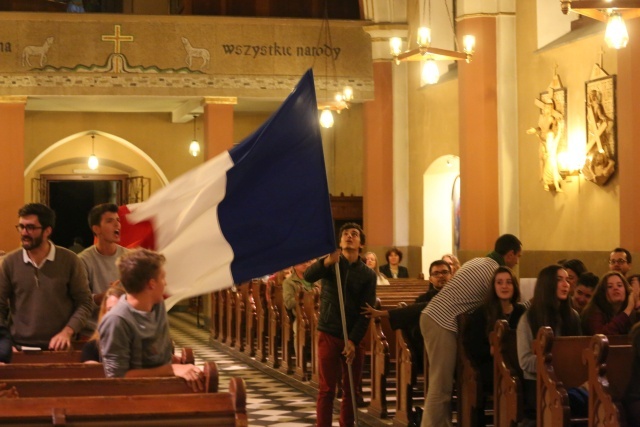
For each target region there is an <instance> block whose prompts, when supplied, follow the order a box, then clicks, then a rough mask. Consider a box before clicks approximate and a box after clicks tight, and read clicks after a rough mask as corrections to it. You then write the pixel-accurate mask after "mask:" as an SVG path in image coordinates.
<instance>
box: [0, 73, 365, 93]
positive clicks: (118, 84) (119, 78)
mask: <svg viewBox="0 0 640 427" xmlns="http://www.w3.org/2000/svg"><path fill="white" fill-rule="evenodd" d="M299 80H300V76H276V77H264V76H260V77H256V76H248V75H245V76H242V75H235V76H208V75H184V74H174V75H168V74H162V75H159V74H153V75H150V74H105V75H100V74H91V75H87V74H85V73H82V74H79V73H73V74H57V73H56V74H28V75H17V74H4V75H2V74H0V93H1V92H2V88H60V87H69V88H71V87H76V88H171V89H176V88H189V89H241V90H242V89H245V90H291V89H292V88H293V87H294V86H295V85H296V84H297V83H298V81H299ZM327 83H328V86H329V87H328V88H326V89H327V90H329V91H337V90H338V87H342V86H345V85H349V86H351V87H352V88H353V89H354V91H356V92H364V93H368V92H370V93H373V80H363V79H338V83H337V84H336V83H335V81H330V82H326V81H325V79H323V78H319V79H318V80H316V87H317V90H318V91H321V90H325V86H327Z"/></svg>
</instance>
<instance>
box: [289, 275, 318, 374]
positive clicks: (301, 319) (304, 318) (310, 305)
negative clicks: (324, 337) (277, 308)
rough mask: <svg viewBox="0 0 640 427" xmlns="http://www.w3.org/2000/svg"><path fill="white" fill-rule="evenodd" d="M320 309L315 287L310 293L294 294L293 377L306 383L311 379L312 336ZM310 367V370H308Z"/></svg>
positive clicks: (299, 290) (300, 290)
mask: <svg viewBox="0 0 640 427" xmlns="http://www.w3.org/2000/svg"><path fill="white" fill-rule="evenodd" d="M319 307H320V289H319V288H317V287H315V288H313V290H311V291H305V290H304V289H302V288H300V289H298V292H297V294H296V320H297V322H296V327H297V329H298V330H297V336H296V341H295V342H294V344H295V345H296V354H297V356H296V369H295V377H296V378H298V379H300V380H302V381H307V380H309V379H310V378H311V371H313V367H314V364H315V360H314V352H315V348H314V346H313V343H314V341H313V334H312V331H313V330H314V329H315V323H314V322H315V319H316V318H317V316H316V311H317V310H318V309H319ZM308 366H311V369H309V368H308Z"/></svg>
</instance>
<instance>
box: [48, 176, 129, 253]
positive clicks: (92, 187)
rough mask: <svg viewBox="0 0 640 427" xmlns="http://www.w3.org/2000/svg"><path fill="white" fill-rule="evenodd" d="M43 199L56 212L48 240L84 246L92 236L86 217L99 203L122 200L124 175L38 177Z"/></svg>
mask: <svg viewBox="0 0 640 427" xmlns="http://www.w3.org/2000/svg"><path fill="white" fill-rule="evenodd" d="M41 179H42V184H43V185H44V187H45V191H46V193H45V194H46V200H44V201H43V202H44V203H46V204H47V205H49V207H51V209H53V210H54V211H55V212H56V225H55V227H54V229H53V234H52V237H51V240H52V241H53V242H55V244H56V245H58V246H63V247H65V248H68V247H69V246H71V245H72V244H73V241H74V238H75V237H80V239H81V240H82V245H83V246H84V247H87V246H91V245H92V244H93V233H92V232H91V229H90V228H89V224H88V222H87V216H88V214H89V211H90V210H91V208H92V207H94V206H95V205H97V204H100V203H115V204H116V205H118V206H120V205H121V204H122V203H123V201H124V200H126V199H125V194H124V193H125V189H126V185H125V184H126V180H127V176H126V175H95V176H75V175H70V176H68V175H42V178H41Z"/></svg>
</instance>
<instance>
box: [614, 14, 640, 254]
mask: <svg viewBox="0 0 640 427" xmlns="http://www.w3.org/2000/svg"><path fill="white" fill-rule="evenodd" d="M626 24H627V31H628V32H629V44H628V45H627V47H626V48H624V49H620V50H619V51H618V80H617V88H616V92H617V98H618V117H617V125H618V174H619V185H620V246H622V247H623V248H626V249H628V250H630V251H632V252H640V223H639V222H638V219H637V216H638V212H640V191H639V188H638V183H640V168H638V165H637V162H638V159H640V145H639V144H638V135H640V105H638V97H639V96H640V81H639V80H638V76H637V74H638V70H640V19H638V18H636V19H632V20H628V21H627V22H626ZM635 263H637V261H635V262H634V264H635Z"/></svg>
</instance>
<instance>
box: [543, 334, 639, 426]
mask: <svg viewBox="0 0 640 427" xmlns="http://www.w3.org/2000/svg"><path fill="white" fill-rule="evenodd" d="M608 339H609V343H610V344H613V345H617V344H620V343H626V342H628V337H627V336H626V335H617V336H610V337H608ZM590 340H591V337H590V336H589V337H557V338H554V335H553V331H552V330H551V328H549V327H542V328H540V330H539V331H538V334H537V336H536V339H535V340H534V342H533V351H534V353H535V354H536V359H537V360H536V367H537V380H536V381H537V411H538V412H537V418H538V422H542V423H543V425H549V426H554V427H556V426H557V427H563V426H566V427H568V426H570V425H571V424H572V423H579V422H582V423H586V422H587V421H588V418H587V417H585V418H572V417H571V410H570V407H569V396H568V394H567V389H568V388H570V387H579V386H581V385H582V384H584V383H585V382H586V381H587V380H588V373H587V366H586V365H585V364H583V363H582V360H583V359H582V354H583V351H584V349H586V348H588V347H589V345H590Z"/></svg>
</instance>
